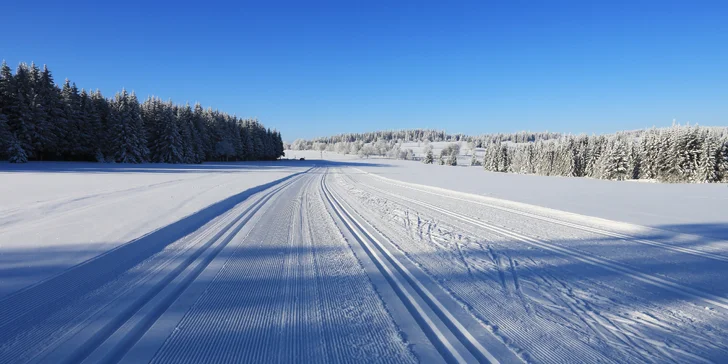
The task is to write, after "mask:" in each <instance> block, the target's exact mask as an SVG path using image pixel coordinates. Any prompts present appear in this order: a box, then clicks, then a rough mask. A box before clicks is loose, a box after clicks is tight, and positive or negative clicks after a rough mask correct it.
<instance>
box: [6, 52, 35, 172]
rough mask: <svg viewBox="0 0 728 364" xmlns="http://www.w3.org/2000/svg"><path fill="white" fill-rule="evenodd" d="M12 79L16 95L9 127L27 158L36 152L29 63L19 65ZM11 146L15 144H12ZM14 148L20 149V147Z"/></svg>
mask: <svg viewBox="0 0 728 364" xmlns="http://www.w3.org/2000/svg"><path fill="white" fill-rule="evenodd" d="M12 80H13V82H12V84H13V86H14V89H13V91H14V93H15V97H14V102H12V103H11V109H10V113H9V115H8V127H9V129H10V132H11V133H13V135H14V138H15V140H16V141H17V143H18V144H19V145H20V147H21V149H22V151H23V154H24V155H25V156H26V158H25V159H26V160H27V158H30V157H32V156H33V155H34V153H35V150H34V149H33V134H34V130H33V127H34V125H33V112H32V108H31V102H32V99H31V98H32V96H33V91H32V88H31V80H30V75H29V70H28V65H26V64H25V63H21V64H20V65H18V68H17V70H16V71H15V76H14V77H13V78H12ZM13 143H15V142H13ZM11 147H13V146H12V145H11ZM14 149H15V150H19V149H18V148H14ZM20 160H22V158H21V159H18V161H20Z"/></svg>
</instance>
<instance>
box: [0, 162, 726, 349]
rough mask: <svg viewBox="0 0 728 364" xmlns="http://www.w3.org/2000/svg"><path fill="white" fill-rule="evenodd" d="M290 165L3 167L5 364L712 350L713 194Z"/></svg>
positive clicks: (718, 312)
mask: <svg viewBox="0 0 728 364" xmlns="http://www.w3.org/2000/svg"><path fill="white" fill-rule="evenodd" d="M286 155H287V157H288V158H295V159H296V160H283V161H274V162H260V163H205V164H202V165H164V164H148V165H114V164H96V163H30V164H27V165H20V166H18V165H10V164H2V165H0V362H18V363H22V362H42V363H56V362H85V363H96V362H124V363H140V362H155V363H166V362H170V363H172V362H173V363H179V362H195V363H197V362H274V361H275V362H312V361H317V362H331V363H342V362H362V361H366V362H382V363H384V362H418V361H419V362H428V363H429V362H433V363H437V362H445V361H448V360H449V361H453V360H455V361H457V360H458V359H461V360H462V361H464V362H474V361H477V360H485V359H488V360H492V359H493V358H494V359H496V360H498V361H500V362H504V363H508V362H520V361H525V362H544V363H560V362H645V361H648V362H706V361H707V362H723V361H725V359H726V358H728V340H726V338H728V283H726V281H725V279H724V272H725V271H726V270H727V269H728V241H725V238H726V236H725V235H726V230H728V229H726V228H725V227H726V226H728V221H727V220H728V217H727V216H725V214H724V213H722V210H723V206H724V205H725V202H726V201H725V198H726V197H725V196H726V189H725V188H726V186H725V185H666V184H660V183H627V182H612V181H601V180H592V179H585V178H561V177H539V176H525V175H515V174H499V173H489V172H485V171H483V170H482V169H481V168H476V167H460V166H458V167H450V166H437V165H424V164H422V163H418V162H408V161H396V160H387V159H381V158H369V159H360V158H358V157H352V156H341V155H335V154H333V153H329V152H327V153H324V157H325V158H326V159H327V160H320V159H319V158H320V157H321V155H320V153H319V152H311V151H303V152H302V151H287V153H286ZM301 157H305V158H306V160H305V161H299V160H298V158H301ZM666 196H667V197H669V198H666Z"/></svg>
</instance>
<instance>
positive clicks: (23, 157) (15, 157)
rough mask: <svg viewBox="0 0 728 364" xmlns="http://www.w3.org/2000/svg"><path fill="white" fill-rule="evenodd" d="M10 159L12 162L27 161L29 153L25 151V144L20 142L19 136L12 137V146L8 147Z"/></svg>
mask: <svg viewBox="0 0 728 364" xmlns="http://www.w3.org/2000/svg"><path fill="white" fill-rule="evenodd" d="M8 156H9V158H8V160H9V161H10V163H27V162H28V155H27V154H26V153H25V150H24V149H23V146H22V145H21V144H20V141H19V140H18V138H17V136H15V135H13V136H12V137H11V138H10V147H9V149H8Z"/></svg>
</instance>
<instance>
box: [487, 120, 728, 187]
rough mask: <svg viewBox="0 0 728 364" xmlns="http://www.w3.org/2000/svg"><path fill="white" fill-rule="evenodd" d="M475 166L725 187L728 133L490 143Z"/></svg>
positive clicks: (706, 130) (671, 131) (701, 130)
mask: <svg viewBox="0 0 728 364" xmlns="http://www.w3.org/2000/svg"><path fill="white" fill-rule="evenodd" d="M474 160H475V161H476V163H475V164H478V163H477V162H478V161H477V159H474ZM480 163H482V165H483V166H484V168H485V169H486V170H489V171H496V172H514V173H529V174H539V175H544V176H569V177H592V178H600V179H611V180H625V179H646V180H658V181H663V182H690V183H711V182H728V128H712V127H699V126H673V127H671V128H662V129H648V130H641V131H633V132H623V133H617V134H612V135H593V136H587V135H579V136H571V135H568V136H563V137H561V138H559V139H554V140H549V141H537V142H534V143H525V144H524V143H504V142H495V143H491V144H489V145H487V146H486V148H485V154H484V156H483V158H482V162H480Z"/></svg>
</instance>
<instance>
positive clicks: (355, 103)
mask: <svg viewBox="0 0 728 364" xmlns="http://www.w3.org/2000/svg"><path fill="white" fill-rule="evenodd" d="M394 3H396V4H394ZM0 9H1V11H0V28H2V29H3V34H4V35H3V37H2V38H3V40H2V41H1V42H0V58H3V59H5V60H7V61H8V63H9V64H10V65H11V66H12V67H15V66H16V65H17V63H18V62H20V61H25V62H31V61H35V62H36V63H40V64H48V65H49V67H50V68H51V71H53V73H54V76H55V77H56V81H57V82H59V83H60V82H62V81H63V79H64V78H69V79H71V80H72V81H75V82H76V83H77V85H78V86H79V87H83V88H87V89H88V88H92V89H96V88H99V89H101V91H102V92H103V93H104V94H105V95H106V96H111V95H113V93H114V92H116V91H118V90H120V89H121V88H122V87H126V88H127V89H133V90H135V91H136V92H137V94H139V96H140V97H142V98H143V97H146V96H147V95H157V96H160V97H162V98H163V99H168V98H171V99H173V100H174V101H176V102H179V103H183V102H185V101H189V102H190V103H194V102H195V101H199V102H201V103H202V104H203V105H204V106H212V107H214V108H218V109H220V110H223V111H226V112H230V113H235V114H237V115H239V116H245V117H247V116H254V117H258V118H259V119H260V120H261V121H262V122H263V123H264V124H265V125H267V126H270V127H275V128H277V129H279V130H281V131H282V133H283V137H284V139H286V140H289V141H292V140H293V139H295V138H298V137H314V136H322V135H329V134H334V133H341V132H357V131H370V130H379V129H401V128H415V127H427V128H437V129H446V130H447V131H449V132H465V133H486V132H511V131H519V130H534V131H535V130H539V131H540V130H550V131H563V132H573V133H579V132H587V133H602V132H613V131H617V130H623V129H635V128H642V127H649V126H652V125H657V126H665V125H670V124H671V122H672V119H673V118H676V119H677V120H678V122H681V123H685V122H688V121H689V122H692V123H699V124H702V125H728V1H712V2H708V1H689V0H685V1H600V2H599V4H597V2H595V1H588V0H581V1H538V0H533V1H511V0H500V1H485V0H484V1H476V2H471V3H456V2H450V1H437V2H432V3H428V2H426V1H414V2H398V1H381V2H380V1H347V0H344V1H332V2H320V1H295V2H293V1H292V2H281V1H251V2H242V3H241V4H238V3H236V2H233V1H231V2H219V3H216V2H214V1H204V2H200V3H199V4H198V5H192V4H174V3H171V2H170V3H169V4H167V5H161V4H155V2H153V1H145V2H135V1H94V2H88V3H86V4H80V3H76V4H74V5H69V4H67V2H65V1H58V2H52V3H51V2H49V3H47V4H45V3H42V2H33V3H32V5H31V4H30V3H25V2H21V1H10V2H7V3H5V4H3V5H2V7H0Z"/></svg>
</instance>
